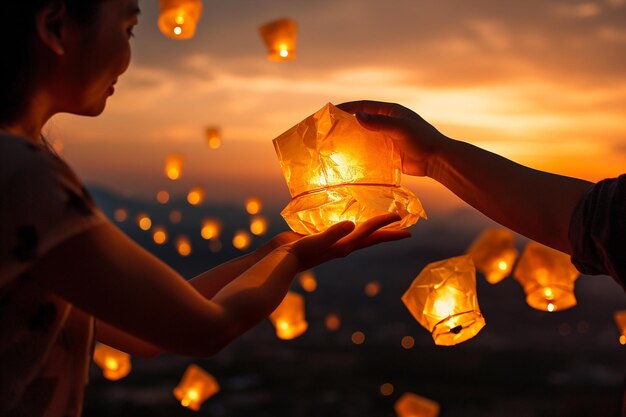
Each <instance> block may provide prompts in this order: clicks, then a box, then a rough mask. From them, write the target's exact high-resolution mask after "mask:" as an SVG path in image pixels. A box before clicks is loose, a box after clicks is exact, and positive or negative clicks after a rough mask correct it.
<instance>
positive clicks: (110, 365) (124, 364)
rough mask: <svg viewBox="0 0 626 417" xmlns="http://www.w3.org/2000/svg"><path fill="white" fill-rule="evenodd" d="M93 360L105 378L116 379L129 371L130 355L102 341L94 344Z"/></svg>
mask: <svg viewBox="0 0 626 417" xmlns="http://www.w3.org/2000/svg"><path fill="white" fill-rule="evenodd" d="M93 361H94V362H95V363H96V364H97V365H98V366H99V367H100V368H102V374H103V375H104V377H105V378H106V379H109V380H111V381H116V380H118V379H121V378H124V377H125V376H126V375H128V374H129V373H130V369H131V364H130V355H129V354H128V353H126V352H122V351H121V350H117V349H115V348H112V347H111V346H107V345H105V344H102V343H98V344H96V347H95V348H94V351H93Z"/></svg>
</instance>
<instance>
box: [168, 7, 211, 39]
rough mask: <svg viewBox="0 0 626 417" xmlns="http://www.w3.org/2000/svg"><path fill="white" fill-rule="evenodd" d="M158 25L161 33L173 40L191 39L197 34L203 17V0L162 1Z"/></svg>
mask: <svg viewBox="0 0 626 417" xmlns="http://www.w3.org/2000/svg"><path fill="white" fill-rule="evenodd" d="M159 5H160V9H161V13H160V14H159V20H158V25H159V29H160V30H161V32H162V33H163V34H164V35H165V36H167V37H169V38H173V39H189V38H191V37H193V36H194V34H195V32H196V25H197V23H198V20H199V19H200V16H201V15H202V1H201V0H160V2H159Z"/></svg>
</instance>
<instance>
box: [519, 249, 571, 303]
mask: <svg viewBox="0 0 626 417" xmlns="http://www.w3.org/2000/svg"><path fill="white" fill-rule="evenodd" d="M578 275H579V274H578V271H577V270H576V268H575V267H574V265H572V262H571V261H570V258H569V256H568V255H566V254H565V253H563V252H559V251H557V250H555V249H552V248H549V247H547V246H544V245H542V244H540V243H537V242H529V243H528V245H526V248H525V249H524V252H523V253H522V256H521V257H520V259H519V261H518V263H517V266H516V267H515V271H514V272H513V276H514V277H515V279H517V280H518V281H519V283H520V284H521V285H522V287H523V288H524V292H525V293H526V302H527V303H528V305H529V306H531V307H533V308H536V309H537V310H543V311H549V312H553V311H556V310H565V309H568V308H570V307H573V306H575V305H576V297H575V296H574V281H576V279H577V278H578Z"/></svg>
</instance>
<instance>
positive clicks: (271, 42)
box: [259, 18, 298, 61]
mask: <svg viewBox="0 0 626 417" xmlns="http://www.w3.org/2000/svg"><path fill="white" fill-rule="evenodd" d="M259 33H260V34H261V38H263V42H265V45H266V46H267V59H269V60H270V61H289V60H292V59H295V57H296V38H297V35H298V25H297V24H296V22H294V21H293V20H291V19H287V18H283V19H277V20H274V21H272V22H269V23H267V24H264V25H262V26H259Z"/></svg>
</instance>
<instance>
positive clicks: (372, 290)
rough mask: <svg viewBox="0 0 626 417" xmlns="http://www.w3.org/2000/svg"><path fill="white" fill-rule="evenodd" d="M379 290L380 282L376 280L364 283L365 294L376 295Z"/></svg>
mask: <svg viewBox="0 0 626 417" xmlns="http://www.w3.org/2000/svg"><path fill="white" fill-rule="evenodd" d="M379 292H380V284H379V283H378V281H370V282H368V283H367V284H366V285H365V295H367V296H368V297H376V296H377V295H378V293H379Z"/></svg>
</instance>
